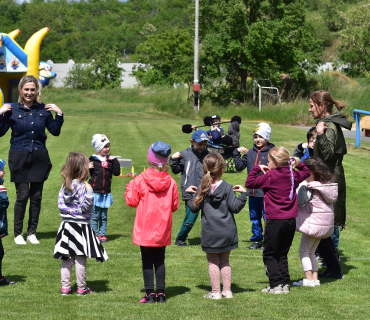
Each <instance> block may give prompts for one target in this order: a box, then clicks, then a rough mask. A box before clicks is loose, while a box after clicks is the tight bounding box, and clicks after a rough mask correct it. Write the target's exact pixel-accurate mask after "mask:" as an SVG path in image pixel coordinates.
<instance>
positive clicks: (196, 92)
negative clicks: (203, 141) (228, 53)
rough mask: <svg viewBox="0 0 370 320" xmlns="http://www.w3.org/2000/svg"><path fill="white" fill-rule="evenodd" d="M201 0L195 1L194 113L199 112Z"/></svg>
mask: <svg viewBox="0 0 370 320" xmlns="http://www.w3.org/2000/svg"><path fill="white" fill-rule="evenodd" d="M199 91H200V83H199V0H195V38H194V83H193V92H194V105H193V108H194V111H195V112H197V111H199Z"/></svg>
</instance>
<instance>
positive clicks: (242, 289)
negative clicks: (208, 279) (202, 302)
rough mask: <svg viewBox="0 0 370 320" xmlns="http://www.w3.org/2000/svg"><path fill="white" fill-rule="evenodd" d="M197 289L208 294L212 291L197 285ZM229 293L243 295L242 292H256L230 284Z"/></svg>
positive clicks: (207, 287) (209, 287) (209, 288)
mask: <svg viewBox="0 0 370 320" xmlns="http://www.w3.org/2000/svg"><path fill="white" fill-rule="evenodd" d="M196 287H197V288H198V289H201V290H205V291H208V292H211V291H212V288H211V286H208V285H207V286H205V285H199V286H196ZM231 291H232V293H233V294H236V293H243V292H254V291H256V290H254V289H247V288H242V287H239V285H238V284H235V283H232V284H231Z"/></svg>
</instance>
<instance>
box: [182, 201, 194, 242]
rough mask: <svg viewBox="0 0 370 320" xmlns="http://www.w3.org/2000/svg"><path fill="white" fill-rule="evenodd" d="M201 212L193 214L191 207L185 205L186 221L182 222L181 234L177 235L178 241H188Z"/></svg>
mask: <svg viewBox="0 0 370 320" xmlns="http://www.w3.org/2000/svg"><path fill="white" fill-rule="evenodd" d="M198 215H199V211H198V212H196V213H193V212H191V210H190V209H189V207H188V206H187V205H185V219H184V221H183V222H182V225H181V229H180V232H179V233H178V234H177V239H180V240H184V241H185V240H186V238H187V237H188V234H189V232H190V231H191V229H192V228H193V226H194V223H195V220H197V218H198Z"/></svg>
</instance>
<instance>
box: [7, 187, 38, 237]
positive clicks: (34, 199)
mask: <svg viewBox="0 0 370 320" xmlns="http://www.w3.org/2000/svg"><path fill="white" fill-rule="evenodd" d="M43 186H44V183H43V182H30V183H27V182H22V183H17V182H16V183H15V188H16V190H17V199H16V200H15V203H14V237H17V236H19V235H20V234H23V220H24V215H25V213H26V208H27V202H28V199H30V209H29V218H28V228H27V235H30V234H35V233H36V229H37V225H38V223H39V216H40V211H41V200H42V188H43Z"/></svg>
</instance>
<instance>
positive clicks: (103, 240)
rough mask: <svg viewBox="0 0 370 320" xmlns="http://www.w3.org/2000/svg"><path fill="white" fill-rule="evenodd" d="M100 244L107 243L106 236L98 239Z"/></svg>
mask: <svg viewBox="0 0 370 320" xmlns="http://www.w3.org/2000/svg"><path fill="white" fill-rule="evenodd" d="M99 240H100V242H108V239H107V237H106V236H100V237H99Z"/></svg>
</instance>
